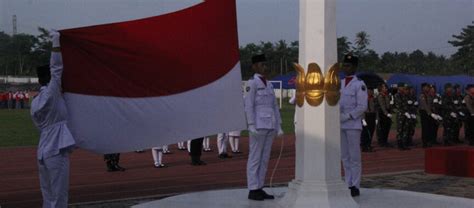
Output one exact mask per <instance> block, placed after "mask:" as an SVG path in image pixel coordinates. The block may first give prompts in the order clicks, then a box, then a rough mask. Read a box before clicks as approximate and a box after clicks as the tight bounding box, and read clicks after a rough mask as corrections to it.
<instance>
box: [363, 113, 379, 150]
mask: <svg viewBox="0 0 474 208" xmlns="http://www.w3.org/2000/svg"><path fill="white" fill-rule="evenodd" d="M375 117H376V114H375V113H365V122H367V126H364V127H363V128H362V133H361V134H360V146H362V147H364V148H368V147H370V146H371V144H372V137H373V135H374V130H375Z"/></svg>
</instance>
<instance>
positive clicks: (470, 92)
mask: <svg viewBox="0 0 474 208" xmlns="http://www.w3.org/2000/svg"><path fill="white" fill-rule="evenodd" d="M464 103H465V104H466V109H467V110H466V121H464V129H465V130H464V131H465V132H466V133H465V135H466V137H465V138H466V140H467V141H469V145H471V146H474V85H473V84H470V85H468V86H467V87H466V96H464Z"/></svg>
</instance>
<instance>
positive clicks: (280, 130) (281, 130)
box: [277, 126, 284, 137]
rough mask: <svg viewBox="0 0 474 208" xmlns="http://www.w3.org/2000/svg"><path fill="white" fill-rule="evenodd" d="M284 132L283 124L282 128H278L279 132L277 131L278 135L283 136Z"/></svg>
mask: <svg viewBox="0 0 474 208" xmlns="http://www.w3.org/2000/svg"><path fill="white" fill-rule="evenodd" d="M283 134H284V132H283V129H281V126H280V128H279V129H278V133H277V136H279V137H280V136H283Z"/></svg>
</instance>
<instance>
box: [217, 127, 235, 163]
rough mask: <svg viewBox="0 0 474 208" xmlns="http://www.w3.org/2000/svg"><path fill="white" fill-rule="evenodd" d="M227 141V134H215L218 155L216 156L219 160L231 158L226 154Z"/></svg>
mask: <svg viewBox="0 0 474 208" xmlns="http://www.w3.org/2000/svg"><path fill="white" fill-rule="evenodd" d="M228 141H229V134H228V133H219V134H217V150H218V152H219V155H218V156H217V157H218V158H220V159H226V158H232V156H230V155H229V154H227V142H228Z"/></svg>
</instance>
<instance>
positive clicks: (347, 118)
mask: <svg viewBox="0 0 474 208" xmlns="http://www.w3.org/2000/svg"><path fill="white" fill-rule="evenodd" d="M350 118H351V117H350V116H349V114H345V113H341V116H340V119H341V122H344V121H347V120H349V119H350Z"/></svg>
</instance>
